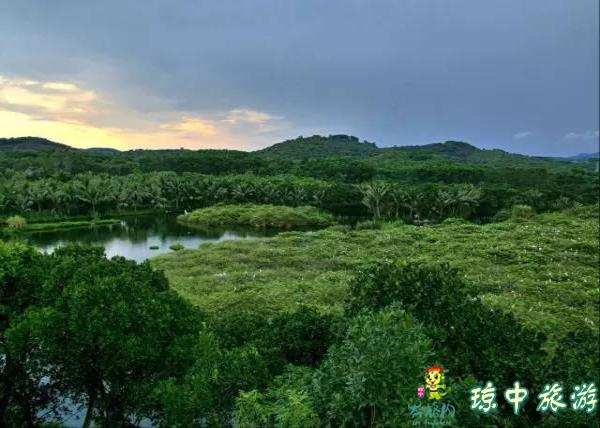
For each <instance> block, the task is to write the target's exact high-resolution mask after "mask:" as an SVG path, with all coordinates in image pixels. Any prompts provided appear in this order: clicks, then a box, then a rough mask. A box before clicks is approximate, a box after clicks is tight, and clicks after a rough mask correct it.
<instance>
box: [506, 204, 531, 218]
mask: <svg viewBox="0 0 600 428" xmlns="http://www.w3.org/2000/svg"><path fill="white" fill-rule="evenodd" d="M534 215H535V211H534V209H533V208H532V207H530V206H529V205H515V206H513V207H512V215H511V217H512V218H514V219H528V218H531V217H533V216H534Z"/></svg>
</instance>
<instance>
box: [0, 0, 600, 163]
mask: <svg viewBox="0 0 600 428" xmlns="http://www.w3.org/2000/svg"><path fill="white" fill-rule="evenodd" d="M6 73H9V74H14V75H19V76H28V77H30V78H35V79H40V80H41V79H45V80H51V79H54V80H65V81H71V80H74V81H81V82H85V83H86V84H87V85H89V86H91V87H93V88H98V89H99V90H103V91H107V92H109V93H110V94H111V95H112V96H113V97H115V99H118V100H119V101H120V102H121V103H123V104H126V105H127V106H130V107H132V108H135V109H137V110H140V111H148V112H152V111H153V110H154V109H158V108H163V106H164V105H169V106H171V107H172V108H173V109H180V110H182V111H193V112H198V113H199V114H210V113H211V112H214V111H230V110H234V109H247V110H253V111H260V112H268V113H269V114H271V115H273V116H277V117H282V118H285V120H286V121H287V123H289V124H290V128H289V129H288V130H287V132H288V133H289V135H288V136H289V137H293V136H296V135H299V134H304V135H307V134H312V133H323V134H329V133H340V132H343V133H351V134H355V135H357V136H359V137H361V138H365V139H368V140H371V141H376V142H377V143H378V144H379V145H384V146H385V145H394V144H398V145H403V144H422V143H429V142H434V141H439V140H446V139H461V140H466V141H469V142H471V143H473V144H475V145H477V146H480V147H499V148H502V149H505V150H509V151H515V152H521V153H534V154H554V155H563V154H574V153H578V152H584V151H595V150H597V144H598V137H597V135H598V133H597V130H598V115H599V103H598V90H599V88H598V2H597V0H578V1H572V0H561V1H556V0H534V1H522V0H518V1H517V0H514V1H512V0H502V1H494V2H492V1H486V2H482V1H476V0H471V1H464V0H454V1H442V0H440V1H429V0H425V1H424V0H419V1H417V0H414V1H410V0H405V1H399V0H396V1H331V0H328V1H306V0H304V1H282V0H270V1H263V0H253V1H240V0H238V1H227V0H226V1H223V0H219V1H216V0H215V1H123V0H120V1H102V2H81V1H68V2H67V1H52V2H43V1H37V2H32V1H22V0H14V1H11V0H8V1H5V2H4V3H3V5H2V6H0V75H1V74H6ZM594 136H595V137H594ZM268 143H270V141H265V145H266V144H268Z"/></svg>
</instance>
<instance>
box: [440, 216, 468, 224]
mask: <svg viewBox="0 0 600 428" xmlns="http://www.w3.org/2000/svg"><path fill="white" fill-rule="evenodd" d="M442 224H472V223H471V222H470V221H469V220H465V219H464V218H461V217H448V218H446V219H444V221H442Z"/></svg>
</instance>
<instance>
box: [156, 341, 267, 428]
mask: <svg viewBox="0 0 600 428" xmlns="http://www.w3.org/2000/svg"><path fill="white" fill-rule="evenodd" d="M192 357H193V359H194V360H195V363H194V365H193V366H192V367H191V369H190V370H189V371H188V372H187V373H186V374H185V376H184V377H183V379H179V380H178V379H176V378H171V379H169V380H167V381H164V382H162V383H161V384H160V386H159V387H158V388H157V389H156V391H155V397H156V399H157V401H158V402H159V403H160V409H161V412H160V422H161V426H178V427H191V426H226V422H227V420H229V419H230V417H231V414H232V411H233V409H234V404H235V398H236V397H237V396H238V394H239V393H240V392H241V391H248V390H253V389H259V388H264V387H265V386H266V381H267V379H269V376H268V371H267V369H266V366H265V364H264V362H263V359H262V356H261V353H260V352H259V350H258V349H256V348H255V347H252V346H245V347H240V348H232V349H223V348H221V347H220V346H219V343H218V341H217V339H216V338H215V337H214V336H213V335H212V334H210V333H202V334H200V337H199V340H198V343H197V345H196V347H195V348H194V349H193V351H192ZM201 421H204V423H205V425H202V423H201Z"/></svg>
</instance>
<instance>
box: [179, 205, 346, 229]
mask: <svg viewBox="0 0 600 428" xmlns="http://www.w3.org/2000/svg"><path fill="white" fill-rule="evenodd" d="M177 220H178V221H180V222H181V223H185V224H188V225H193V226H198V227H203V228H211V227H218V226H251V227H254V228H257V229H265V228H279V229H297V228H307V227H326V226H330V225H332V224H334V223H335V219H334V217H333V216H332V215H331V214H328V213H324V212H323V211H320V210H319V209H317V208H315V207H311V206H303V207H288V206H282V205H268V204H265V205H257V204H241V205H214V206H211V207H207V208H201V209H197V210H195V211H192V212H191V213H187V214H182V215H180V216H179V217H177Z"/></svg>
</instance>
